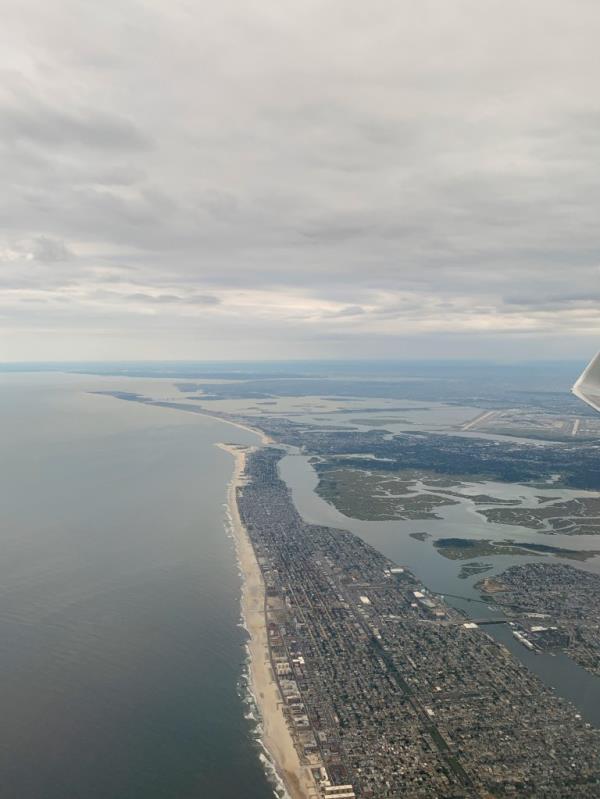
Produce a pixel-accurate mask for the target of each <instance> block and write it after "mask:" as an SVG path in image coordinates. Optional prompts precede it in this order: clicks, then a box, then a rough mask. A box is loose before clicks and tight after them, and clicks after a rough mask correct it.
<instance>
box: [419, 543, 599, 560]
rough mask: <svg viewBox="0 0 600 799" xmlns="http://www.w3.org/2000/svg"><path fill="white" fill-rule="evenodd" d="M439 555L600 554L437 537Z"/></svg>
mask: <svg viewBox="0 0 600 799" xmlns="http://www.w3.org/2000/svg"><path fill="white" fill-rule="evenodd" d="M433 545H434V547H435V548H436V549H437V550H438V552H439V553H440V555H443V556H444V557H445V558H449V559H450V560H471V559H472V558H478V557H485V556H489V555H533V554H541V555H554V556H555V557H557V558H569V559H571V560H587V559H588V558H593V557H595V556H596V555H600V552H599V551H598V550H592V549H588V550H577V549H565V548H563V547H553V546H550V545H549V544H530V543H525V544H523V543H519V542H516V541H513V540H512V539H505V540H503V541H491V540H490V539H489V538H438V539H437V540H436V541H434V543H433Z"/></svg>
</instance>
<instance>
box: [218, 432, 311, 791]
mask: <svg viewBox="0 0 600 799" xmlns="http://www.w3.org/2000/svg"><path fill="white" fill-rule="evenodd" d="M240 427H241V425H240ZM253 432H257V431H253ZM262 439H263V443H268V438H267V437H266V436H264V435H263V436H262ZM217 446H218V447H220V448H221V449H223V450H225V451H226V452H228V453H229V454H230V455H232V456H233V458H234V472H233V476H232V478H231V481H230V483H229V486H228V491H227V503H228V508H229V515H230V520H231V532H232V535H233V539H234V543H235V549H236V554H237V559H238V565H239V568H240V571H241V574H242V596H241V608H242V619H243V624H244V627H245V628H246V631H247V633H248V644H247V647H248V655H249V684H250V690H251V692H252V694H253V696H254V699H255V702H256V705H257V707H258V710H259V713H260V716H261V722H262V734H261V739H262V745H263V746H264V748H265V750H266V751H267V752H268V754H269V756H270V759H271V761H272V764H273V766H274V768H275V771H276V772H277V775H278V776H279V778H280V779H281V782H282V783H283V785H284V786H285V789H286V791H287V793H288V795H289V797H290V799H314V797H316V796H317V790H316V786H315V783H314V780H313V778H312V775H311V773H310V769H309V768H308V767H307V766H303V765H302V764H301V763H300V758H299V756H298V752H297V751H296V747H295V746H294V741H293V738H292V735H291V733H290V730H289V728H288V725H287V722H286V718H285V716H284V713H283V710H282V698H281V694H280V692H279V687H278V685H277V682H276V681H275V679H274V677H273V673H272V669H271V661H270V657H269V644H268V637H267V636H268V633H267V623H266V614H265V590H264V583H263V579H262V574H261V571H260V567H259V565H258V561H257V560H256V556H255V554H254V548H253V546H252V542H251V540H250V537H249V536H248V534H247V532H246V529H245V528H244V526H243V524H242V522H241V519H240V514H239V510H238V506H237V497H236V493H237V489H238V487H239V486H243V485H244V469H245V465H246V454H247V452H248V451H251V448H249V447H243V446H237V445H233V444H217Z"/></svg>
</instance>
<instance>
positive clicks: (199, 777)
mask: <svg viewBox="0 0 600 799" xmlns="http://www.w3.org/2000/svg"><path fill="white" fill-rule="evenodd" d="M103 380H105V379H101V378H89V379H88V378H80V377H75V376H69V377H66V376H65V377H60V376H56V375H4V376H2V377H0V441H1V442H2V458H1V462H0V508H1V514H2V515H1V522H0V796H1V797H3V799H79V798H81V799H205V798H206V799H208V797H210V799H233V797H237V796H240V797H241V796H243V797H246V798H247V799H266V797H270V796H272V795H273V791H272V788H271V787H270V786H269V785H268V783H267V780H266V778H265V776H264V774H263V771H262V768H261V766H260V763H259V761H258V758H257V753H256V749H255V746H254V743H253V741H252V738H251V734H250V728H249V722H248V721H246V720H245V719H244V708H243V705H242V702H241V699H240V697H239V696H238V693H237V689H236V684H237V682H238V679H239V675H240V673H241V670H242V662H243V659H244V650H243V631H242V630H241V629H240V628H239V627H238V621H239V577H238V574H237V567H236V564H235V558H234V555H233V550H232V545H231V542H230V540H229V539H228V538H227V536H226V535H225V532H224V526H223V521H224V510H223V503H224V501H225V498H226V485H227V482H228V480H229V478H230V475H231V471H232V465H233V463H232V460H231V459H230V457H229V455H227V454H226V453H224V452H222V451H220V450H218V449H216V448H215V447H214V446H213V444H214V442H216V441H223V440H225V441H236V442H239V443H255V442H256V439H255V437H254V436H252V435H251V434H250V433H245V432H244V431H240V430H236V429H235V428H232V427H231V426H228V425H223V424H222V423H219V422H217V421H214V420H210V419H206V418H202V417H198V416H191V415H187V414H182V413H177V412H172V411H167V410H164V409H156V408H149V407H144V406H140V405H133V404H129V403H125V402H120V401H118V400H113V399H111V398H105V397H94V396H90V395H88V394H86V393H84V391H85V390H86V389H89V388H93V389H98V388H102V387H105V386H104V384H103V382H102V381H103ZM105 382H106V380H105ZM121 382H123V381H121Z"/></svg>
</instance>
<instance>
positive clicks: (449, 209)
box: [0, 0, 600, 359]
mask: <svg viewBox="0 0 600 799" xmlns="http://www.w3.org/2000/svg"><path fill="white" fill-rule="evenodd" d="M5 5H6V9H5V12H4V13H3V29H4V34H5V36H4V38H5V40H6V47H5V48H3V53H2V56H1V57H0V58H1V60H2V64H1V66H0V69H1V70H2V78H3V79H2V81H1V84H2V87H3V88H2V91H1V92H0V163H1V164H2V184H3V192H2V197H1V198H0V216H1V218H2V220H3V225H2V231H3V239H2V240H1V241H0V289H1V294H0V319H2V322H1V327H0V345H2V346H0V359H18V358H36V357H38V352H37V350H36V346H37V345H36V344H35V342H36V335H35V334H36V331H38V330H40V329H42V328H43V329H44V331H45V341H44V352H45V353H49V352H51V355H47V357H52V358H61V357H62V358H68V357H72V358H85V357H88V356H90V355H91V354H96V353H98V352H101V353H102V356H103V357H129V356H131V357H148V358H152V357H154V356H156V357H195V358H204V357H236V356H237V355H238V354H240V353H241V351H242V349H247V350H248V353H247V354H248V355H250V356H254V357H259V356H260V355H261V354H263V355H264V357H271V356H273V357H285V356H286V355H290V356H302V355H315V354H317V355H319V354H320V355H323V356H336V355H342V356H343V355H344V354H346V353H347V352H348V342H352V347H353V348H354V349H353V351H355V350H356V347H357V346H358V347H359V348H360V350H361V354H363V355H369V354H375V355H377V354H386V353H385V352H383V350H391V352H388V353H387V354H394V353H395V352H396V350H397V347H398V342H401V341H408V340H410V348H411V353H414V354H416V355H419V354H428V353H429V352H430V350H431V349H432V348H433V346H434V345H433V343H432V342H435V341H437V342H438V344H440V343H442V342H444V346H446V344H448V343H451V344H452V347H453V348H454V350H455V352H454V354H455V355H456V356H461V355H464V356H469V355H477V356H480V354H481V352H480V350H481V347H482V341H484V340H485V342H486V345H487V347H488V350H489V351H490V352H496V353H497V352H506V353H511V352H512V353H513V354H514V355H515V357H525V356H527V355H532V356H537V355H541V356H549V355H552V354H553V353H554V352H556V354H560V355H565V354H566V355H569V354H574V353H578V354H579V355H581V356H584V355H586V354H587V351H588V349H593V348H594V340H595V338H596V337H597V336H598V333H599V328H600V315H599V314H598V313H597V310H596V308H597V306H596V304H595V298H596V296H597V294H598V290H599V289H598V266H597V264H598V262H599V245H600V241H599V239H600V234H599V232H598V225H597V220H598V218H599V212H600V159H599V157H598V156H599V155H600V152H599V151H600V145H599V144H598V142H599V141H600V137H599V132H600V101H599V100H598V99H597V84H598V78H599V77H600V76H599V74H598V73H599V67H598V60H597V41H598V35H599V33H600V7H598V4H597V3H596V2H595V0H594V1H593V0H581V2H578V3H577V5H576V7H573V6H570V5H569V4H565V3H564V2H563V0H545V1H543V0H531V2H529V3H526V4H523V3H521V2H518V1H517V0H503V1H502V2H500V0H489V2H486V3H481V2H478V1H477V0H457V2H453V3H448V2H445V0H423V2H421V3H418V4H415V3H414V2H409V0H395V2H392V0H375V1H374V2H373V3H369V4H364V3H359V2H358V0H344V1H343V2H342V0H336V1H335V2H334V1H333V0H328V1H327V2H318V3H317V2H316V0H306V2H303V3H300V4H298V3H292V2H291V1H290V0H277V1H276V0H261V2H260V3H253V4H245V5H244V4H240V3H238V2H236V0H223V1H222V2H220V3H219V4H214V3H201V4H198V3H192V2H191V1H190V0H173V2H170V3H169V4H165V3H164V2H162V0H138V1H136V2H134V1H133V0H105V2H103V3H102V4H101V6H94V5H93V4H85V5H82V4H81V3H78V2H76V1H75V0H56V1H55V2H53V3H42V2H41V0H19V1H18V2H17V0H8V2H7V3H6V4H5ZM34 306H35V308H34ZM102 331H104V335H105V344H103V345H102V346H100V347H99V345H98V340H99V338H101V337H102ZM558 337H560V341H559V340H558ZM357 340H359V341H360V343H359V344H358V345H357V343H356V342H357ZM38 341H39V339H38ZM319 341H320V345H318V344H316V343H315V342H319ZM386 342H387V343H386ZM448 346H449V344H448ZM582 348H583V349H585V352H582V351H581V350H582Z"/></svg>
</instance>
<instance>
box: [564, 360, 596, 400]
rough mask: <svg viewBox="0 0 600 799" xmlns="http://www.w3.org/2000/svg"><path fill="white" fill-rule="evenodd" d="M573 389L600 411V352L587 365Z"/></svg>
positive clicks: (578, 395)
mask: <svg viewBox="0 0 600 799" xmlns="http://www.w3.org/2000/svg"><path fill="white" fill-rule="evenodd" d="M571 391H572V392H573V394H575V396H576V397H579V399H581V400H583V401H584V402H587V404H588V405H591V406H592V408H593V409H594V410H595V411H600V352H599V353H598V354H597V355H596V357H595V358H594V359H593V360H592V361H591V362H590V364H589V365H588V366H587V367H586V369H585V371H584V372H583V374H582V375H581V377H580V378H579V380H578V381H577V382H576V383H575V385H574V386H573V388H572V389H571Z"/></svg>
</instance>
